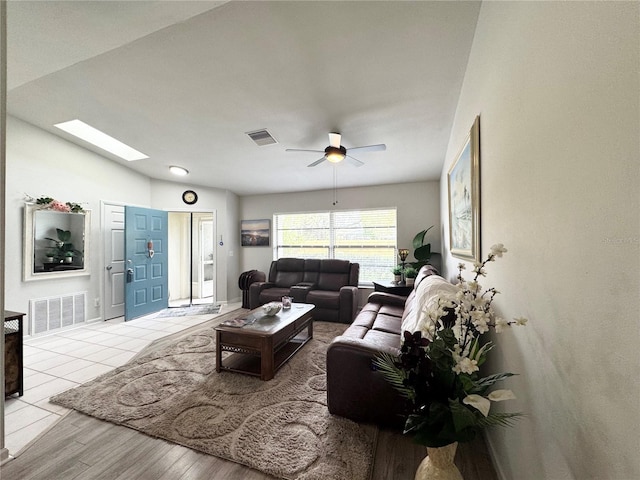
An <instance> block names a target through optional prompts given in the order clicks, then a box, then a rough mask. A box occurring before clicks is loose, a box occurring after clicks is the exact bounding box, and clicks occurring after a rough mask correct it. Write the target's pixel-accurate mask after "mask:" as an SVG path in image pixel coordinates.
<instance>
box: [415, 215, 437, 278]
mask: <svg viewBox="0 0 640 480" xmlns="http://www.w3.org/2000/svg"><path fill="white" fill-rule="evenodd" d="M432 228H433V225H431V226H430V227H429V228H427V229H425V230H422V231H421V232H418V233H417V234H416V236H415V237H413V256H414V257H415V258H416V260H417V261H416V262H413V263H411V265H412V266H413V268H415V269H416V270H420V268H421V267H422V266H424V265H426V264H427V263H429V259H430V258H431V244H430V243H424V237H425V236H426V235H427V232H428V231H429V230H431V229H432Z"/></svg>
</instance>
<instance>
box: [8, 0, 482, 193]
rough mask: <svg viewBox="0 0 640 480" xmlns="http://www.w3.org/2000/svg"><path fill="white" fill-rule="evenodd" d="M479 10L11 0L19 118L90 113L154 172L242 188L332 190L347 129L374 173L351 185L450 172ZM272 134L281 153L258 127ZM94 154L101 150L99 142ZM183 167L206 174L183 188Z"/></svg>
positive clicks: (346, 169)
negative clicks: (379, 146) (327, 158)
mask: <svg viewBox="0 0 640 480" xmlns="http://www.w3.org/2000/svg"><path fill="white" fill-rule="evenodd" d="M479 8H480V4H479V2H475V1H474V2H457V1H456V2H454V1H450V2H439V1H435V2H430V1H422V2H397V1H387V2H381V1H376V2H365V1H350V2H334V1H330V2H316V1H298V2H283V1H274V2H270V1H258V2H248V1H233V2H220V1H217V2H206V1H197V2H185V1H177V2H172V1H129V2H111V1H100V2H98V1H73V2H64V1H55V0H52V1H43V2H32V1H9V2H8V20H7V22H8V28H7V30H8V65H7V69H8V87H9V91H8V99H7V103H8V111H9V113H10V114H11V115H14V116H16V117H18V118H21V119H23V120H25V121H27V122H30V123H32V124H34V125H37V126H39V127H41V128H43V129H45V130H48V131H50V132H52V133H54V134H56V135H59V136H61V137H64V138H67V139H69V140H70V141H74V142H75V143H78V144H82V142H81V141H79V140H73V139H72V137H69V136H67V135H66V134H65V133H64V132H61V131H57V129H55V128H54V127H53V124H55V123H59V122H62V121H66V120H71V119H74V118H79V119H81V120H83V121H84V122H86V123H89V124H90V125H92V126H94V127H96V128H99V129H101V130H102V131H104V132H106V133H108V134H110V135H112V136H114V137H116V138H118V139H119V140H121V141H123V142H125V143H127V144H129V145H130V146H132V147H134V148H135V149H137V150H140V151H142V152H144V153H146V154H147V155H148V156H149V157H150V158H149V159H146V160H138V161H135V162H125V161H124V160H119V159H117V158H116V157H112V156H109V154H105V156H107V157H109V158H111V159H113V160H114V161H117V162H119V163H122V164H126V166H127V167H129V168H132V169H134V170H136V171H138V172H141V173H143V174H145V175H148V176H150V177H153V178H158V179H164V180H170V181H180V182H183V183H189V184H192V185H194V186H198V185H201V186H212V187H217V188H223V189H229V190H231V191H233V192H235V193H237V194H239V195H250V194H260V193H272V192H290V191H302V190H316V189H325V188H331V187H332V186H333V168H332V167H331V166H330V164H329V163H328V162H324V163H322V164H321V165H319V166H317V167H314V168H307V165H308V164H309V163H311V162H313V161H315V160H317V159H318V158H319V157H320V156H319V155H318V154H313V153H286V152H285V149H286V148H304V149H317V150H323V149H324V148H325V147H326V146H327V145H328V143H329V139H328V136H327V133H328V132H330V131H338V132H340V133H342V144H343V145H344V146H345V147H346V148H347V149H349V148H350V147H356V146H361V145H370V144H376V143H385V144H386V145H387V150H386V151H384V152H368V153H361V154H359V155H358V156H357V158H358V159H359V160H361V161H363V162H365V165H364V166H363V167H360V168H356V167H354V166H353V165H351V164H347V163H345V162H343V163H341V164H339V165H338V166H337V168H338V187H351V186H366V185H377V184H388V183H402V182H411V181H423V180H434V179H437V178H439V175H440V170H441V169H442V165H443V161H444V155H445V152H446V147H447V142H448V140H449V132H450V129H451V125H452V122H453V118H454V115H455V108H456V105H457V100H458V94H459V91H460V88H461V84H462V79H463V76H464V71H465V68H466V64H467V58H468V56H469V51H470V48H471V43H472V40H473V34H474V30H475V25H476V20H477V17H478V12H479ZM261 128H267V129H268V130H269V131H270V132H271V134H272V135H273V136H274V137H275V138H276V139H277V140H278V142H279V143H278V144H276V145H269V146H264V147H258V146H257V145H256V144H255V143H254V142H253V141H252V140H251V139H249V137H248V136H246V135H245V132H248V131H252V130H257V129H261ZM83 146H86V147H87V148H90V149H93V150H94V151H98V150H96V149H95V147H89V146H87V145H83ZM169 165H181V166H183V167H185V168H187V169H188V170H189V171H190V172H191V173H190V175H189V176H188V177H185V178H180V179H177V178H176V177H174V176H172V175H170V174H169V173H168V166H169Z"/></svg>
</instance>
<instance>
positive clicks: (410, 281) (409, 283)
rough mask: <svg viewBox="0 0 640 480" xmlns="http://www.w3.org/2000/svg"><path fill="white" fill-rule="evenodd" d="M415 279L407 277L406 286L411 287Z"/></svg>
mask: <svg viewBox="0 0 640 480" xmlns="http://www.w3.org/2000/svg"><path fill="white" fill-rule="evenodd" d="M415 281H416V279H415V278H407V281H406V283H407V287H413V284H414V282H415Z"/></svg>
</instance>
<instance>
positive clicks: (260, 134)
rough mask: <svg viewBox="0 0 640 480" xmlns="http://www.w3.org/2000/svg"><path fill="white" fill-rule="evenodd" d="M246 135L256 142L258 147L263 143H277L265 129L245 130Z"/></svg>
mask: <svg viewBox="0 0 640 480" xmlns="http://www.w3.org/2000/svg"><path fill="white" fill-rule="evenodd" d="M247 135H249V137H250V138H251V140H253V141H254V142H256V144H257V145H258V146H260V147H264V146H265V145H273V144H274V143H278V142H277V141H276V139H275V138H273V137H272V136H271V134H270V133H269V132H267V130H266V129H262V130H256V131H255V132H247Z"/></svg>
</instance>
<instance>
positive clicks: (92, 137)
mask: <svg viewBox="0 0 640 480" xmlns="http://www.w3.org/2000/svg"><path fill="white" fill-rule="evenodd" d="M54 127H58V128H59V129H60V130H64V131H65V132H67V133H70V134H71V135H73V136H75V137H78V138H80V139H82V140H84V141H85V142H89V143H91V144H92V145H95V146H96V147H99V148H101V149H103V150H106V151H107V152H109V153H113V154H114V155H117V156H118V157H120V158H122V159H124V160H127V161H128V162H131V161H133V160H142V159H143V158H149V156H148V155H145V154H144V153H142V152H139V151H138V150H136V149H134V148H131V147H130V146H129V145H125V144H124V143H122V142H121V141H120V140H116V139H115V138H113V137H111V136H109V135H107V134H106V133H104V132H101V131H100V130H98V129H97V128H94V127H92V126H91V125H87V124H86V123H84V122H83V121H81V120H78V119H75V120H69V121H68V122H62V123H56V124H55V125H54Z"/></svg>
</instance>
